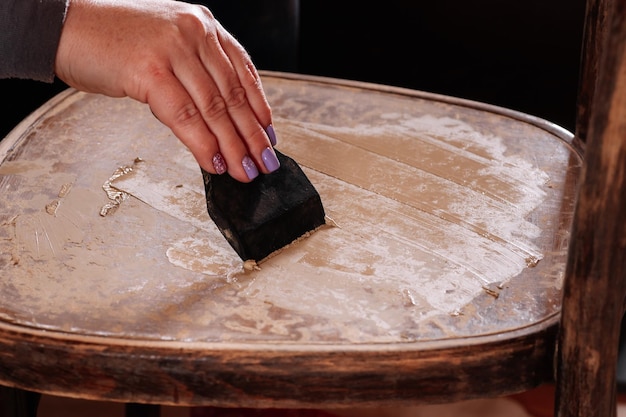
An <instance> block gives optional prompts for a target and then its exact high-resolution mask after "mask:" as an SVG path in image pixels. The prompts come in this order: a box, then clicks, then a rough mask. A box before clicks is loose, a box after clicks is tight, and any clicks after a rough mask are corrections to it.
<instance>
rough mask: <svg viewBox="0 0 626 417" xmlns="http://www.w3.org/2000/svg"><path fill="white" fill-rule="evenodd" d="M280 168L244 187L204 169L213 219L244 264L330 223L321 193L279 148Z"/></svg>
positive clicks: (260, 258)
mask: <svg viewBox="0 0 626 417" xmlns="http://www.w3.org/2000/svg"><path fill="white" fill-rule="evenodd" d="M275 152H276V156H277V157H278V160H279V162H280V168H279V169H277V170H276V171H274V172H272V173H270V174H261V175H259V176H258V177H256V178H255V179H254V180H253V181H252V182H250V183H242V182H239V181H237V180H235V179H233V178H232V177H231V176H230V175H228V174H222V175H216V174H210V173H208V172H206V171H205V170H202V175H203V177H204V188H205V191H206V203H207V209H208V211H209V215H210V216H211V218H212V219H213V221H214V222H215V224H216V225H217V227H218V229H219V230H220V232H222V234H223V235H224V237H225V238H226V240H227V241H228V243H230V245H231V246H232V247H233V249H235V251H236V252H237V253H238V254H239V256H240V257H241V259H243V260H244V261H247V260H254V261H257V262H258V261H260V260H262V259H264V258H265V257H267V256H268V255H270V254H271V253H272V252H275V251H276V250H278V249H281V248H283V247H284V246H286V245H288V244H290V243H292V242H294V241H295V240H297V239H299V238H300V237H302V236H303V235H305V234H306V233H307V232H310V231H312V230H314V229H316V228H318V227H319V226H321V225H323V224H324V223H325V213H324V207H323V206H322V200H321V198H320V195H319V194H318V192H317V190H316V189H315V188H314V187H313V185H312V184H311V182H310V181H309V179H308V178H307V176H306V175H305V173H304V172H303V171H302V169H301V168H300V166H299V165H298V164H297V163H296V162H295V161H294V160H293V159H291V158H290V157H288V156H286V155H284V154H282V153H281V152H279V151H277V150H275Z"/></svg>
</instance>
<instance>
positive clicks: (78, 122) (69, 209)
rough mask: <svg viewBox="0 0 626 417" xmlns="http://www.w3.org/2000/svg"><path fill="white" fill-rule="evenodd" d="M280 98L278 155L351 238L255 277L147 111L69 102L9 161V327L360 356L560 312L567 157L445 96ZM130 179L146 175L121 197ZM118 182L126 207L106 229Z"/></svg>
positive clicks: (273, 97)
mask: <svg viewBox="0 0 626 417" xmlns="http://www.w3.org/2000/svg"><path fill="white" fill-rule="evenodd" d="M264 86H265V88H266V90H267V94H268V99H269V101H270V103H271V104H272V107H273V111H274V122H275V129H276V131H277V133H278V135H279V143H278V146H277V148H278V149H280V150H282V151H284V152H285V153H286V154H289V155H290V156H291V157H292V158H294V159H295V160H297V161H298V163H299V164H300V165H301V166H302V168H303V170H304V171H305V173H306V174H307V176H308V177H309V179H310V180H311V182H312V183H313V185H314V186H315V188H316V189H317V190H318V192H319V193H320V195H321V197H322V201H323V202H324V207H325V210H326V213H327V215H328V216H330V217H331V218H332V219H333V220H334V221H335V222H336V223H337V225H338V227H330V228H324V229H322V230H319V231H318V232H316V233H314V234H313V235H311V236H310V237H309V238H307V239H304V240H302V241H300V242H296V243H294V244H293V245H290V246H289V247H287V248H285V250H284V251H282V252H281V253H280V254H279V255H278V256H274V257H272V258H269V259H268V260H267V261H266V262H263V263H262V264H261V265H259V266H260V268H259V269H258V270H252V271H246V270H244V268H243V263H242V261H241V260H240V259H239V257H238V256H237V254H236V253H235V252H234V251H233V250H232V248H231V247H230V246H229V245H228V243H227V242H226V241H225V240H224V238H223V237H222V235H221V234H220V233H219V231H218V230H217V228H216V226H215V225H214V223H213V222H212V221H211V219H210V218H209V216H208V214H207V212H206V206H205V201H204V188H203V184H202V176H201V175H200V171H199V168H198V166H197V163H196V162H195V160H194V159H193V157H192V156H191V154H190V153H189V152H188V150H187V149H186V148H185V147H184V146H183V145H182V144H180V143H179V142H178V140H177V139H176V138H175V137H174V136H173V135H172V134H171V133H170V132H169V130H168V129H167V128H166V127H164V126H162V125H161V124H160V123H159V122H158V121H157V120H155V119H154V117H153V116H152V115H151V114H150V111H149V109H148V108H147V107H146V106H145V105H143V104H140V103H136V102H134V101H131V100H129V99H110V98H105V97H102V96H97V95H89V94H83V93H76V92H68V93H66V95H65V96H64V97H63V98H62V99H61V100H58V101H57V102H55V103H54V104H53V105H50V106H49V108H47V109H46V111H45V112H43V113H42V115H41V117H39V119H37V120H36V121H34V122H33V124H32V126H29V127H28V128H27V129H26V128H23V129H21V130H20V129H18V130H17V131H14V132H13V133H12V134H11V135H10V136H9V137H8V138H7V139H5V140H4V141H3V142H1V143H0V161H2V163H1V164H0V190H2V194H3V199H2V200H0V320H4V321H7V322H11V323H18V324H22V325H26V326H33V327H37V328H46V329H51V330H59V331H65V332H75V333H80V334H106V335H111V336H119V337H124V338H145V339H161V340H185V341H231V342H246V343H255V342H267V341H273V342H290V343H320V344H324V343H351V344H354V343H356V344H359V343H397V342H401V343H403V342H409V341H415V340H434V339H441V338H445V337H463V336H471V335H476V329H477V328H478V327H477V326H478V325H481V326H482V327H481V328H482V329H484V330H482V331H483V332H487V333H491V332H497V331H502V330H508V329H515V328H519V327H523V326H525V325H527V324H528V323H531V322H534V321H537V320H541V319H543V318H547V317H550V316H552V315H554V314H556V313H557V312H558V309H559V308H560V289H561V285H562V274H563V261H564V259H565V250H566V244H567V238H568V235H567V230H568V228H569V223H568V222H569V220H570V218H571V211H572V206H573V196H572V192H571V189H572V188H573V187H572V181H574V179H575V178H577V173H578V170H579V168H580V161H579V159H578V158H577V157H576V156H574V155H573V154H572V151H571V149H570V147H569V145H568V144H567V143H565V142H563V141H562V140H560V139H559V138H558V137H557V136H555V135H554V134H553V133H551V132H549V131H547V130H546V129H544V128H541V127H540V126H535V125H533V124H532V123H529V122H526V121H521V120H516V119H514V118H511V117H506V116H503V115H499V114H496V113H493V112H490V111H488V110H481V109H476V108H472V106H468V105H466V104H463V105H461V104H454V103H446V102H441V101H438V100H433V99H431V98H430V97H425V98H419V97H410V96H408V95H404V94H399V93H389V92H384V91H377V90H369V89H366V88H356V87H353V86H338V85H333V84H324V83H316V82H311V83H308V84H307V83H297V82H295V81H293V80H289V79H281V78H272V77H268V78H267V79H265V80H264ZM137 158H139V159H140V162H137V161H138V159H137ZM120 167H127V168H132V169H128V170H126V171H127V172H126V173H125V174H124V175H119V176H115V178H114V179H112V178H113V177H114V174H115V172H116V170H118V169H119V168H120ZM105 184H108V185H110V186H112V187H113V188H114V189H115V190H118V191H120V193H123V194H124V195H127V196H128V197H127V198H124V199H123V201H121V202H120V203H119V205H117V207H116V208H115V209H114V210H111V211H109V212H108V213H106V214H105V215H102V213H101V210H102V208H103V207H104V206H105V205H107V204H110V202H111V199H110V198H109V195H108V194H107V193H106V190H105V189H104V188H106V187H104V188H103V186H104V185H105ZM564 190H569V191H567V193H565V195H564ZM564 197H565V200H564ZM537 294H541V295H542V299H543V301H541V302H537V301H536V300H537V297H536V296H535V295H537ZM546 300H547V302H546ZM503 313H513V314H510V315H509V317H508V318H507V319H506V320H502V317H504V316H503Z"/></svg>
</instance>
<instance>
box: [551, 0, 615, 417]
mask: <svg viewBox="0 0 626 417" xmlns="http://www.w3.org/2000/svg"><path fill="white" fill-rule="evenodd" d="M600 4H601V6H600V10H596V9H595V2H593V1H591V2H590V7H591V10H594V11H593V13H594V14H596V13H597V14H598V15H600V16H605V17H606V22H605V23H604V31H605V32H604V33H605V34H604V35H598V34H596V36H600V38H599V39H598V38H594V39H592V40H589V39H588V40H587V42H586V44H589V45H593V44H598V45H599V51H598V52H600V53H599V54H598V55H597V56H596V54H595V53H591V54H590V55H587V57H586V59H588V60H589V59H591V60H593V61H595V65H597V68H598V70H597V71H598V72H597V83H596V85H595V94H594V95H593V98H591V97H588V96H585V97H583V98H582V99H583V100H587V102H586V104H585V109H586V110H587V111H588V115H589V123H588V127H589V130H588V132H587V148H586V154H585V166H584V170H583V180H582V184H581V189H580V195H579V200H578V205H577V208H576V214H575V222H574V228H573V231H572V235H573V239H572V243H571V246H570V256H569V259H568V263H567V272H566V283H565V289H564V300H563V318H562V324H561V333H560V337H559V360H558V374H557V378H558V381H559V385H558V387H557V394H558V397H557V405H556V409H557V413H558V415H560V416H615V415H616V384H615V372H616V366H615V364H616V363H617V354H618V352H617V350H618V344H619V334H620V323H621V320H622V316H623V313H624V297H625V295H626V240H625V236H626V210H625V208H626V4H625V3H624V2H623V1H605V2H600ZM588 19H589V20H590V21H589V23H590V24H593V23H594V21H595V17H594V16H589V17H588ZM600 20H601V21H602V20H603V19H600ZM596 24H600V22H596ZM588 65H589V66H592V65H594V63H588ZM585 81H586V82H593V80H591V79H586V80H585Z"/></svg>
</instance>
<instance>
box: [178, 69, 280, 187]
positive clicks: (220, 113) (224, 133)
mask: <svg viewBox="0 0 626 417" xmlns="http://www.w3.org/2000/svg"><path fill="white" fill-rule="evenodd" d="M185 62H186V65H182V66H178V67H176V68H175V71H174V75H175V76H176V77H177V78H178V80H180V82H181V83H182V85H183V87H184V88H185V89H186V91H187V92H188V94H189V97H191V100H192V101H193V103H194V105H195V107H196V109H198V111H199V113H200V115H201V117H202V120H203V121H204V122H205V125H206V126H207V128H208V129H209V131H211V133H212V134H213V137H214V138H215V140H217V146H218V148H219V150H220V152H221V154H222V155H223V156H224V158H225V161H226V163H227V165H228V172H229V174H230V175H231V176H232V177H233V178H236V179H238V180H240V181H244V182H246V181H250V180H252V179H254V178H255V177H256V176H257V175H258V170H259V168H258V167H259V166H261V165H260V163H262V162H260V158H254V157H253V156H252V155H251V153H252V152H255V151H256V152H258V154H259V156H260V155H261V152H262V151H260V150H258V151H257V150H256V148H258V147H256V148H253V150H252V151H251V150H250V149H249V148H248V147H247V145H246V141H245V140H244V139H243V138H242V136H241V134H240V133H239V131H238V129H237V128H236V126H235V125H234V124H233V121H232V119H231V115H230V114H229V109H228V106H227V103H226V100H225V99H224V98H223V97H222V95H221V92H220V90H219V88H218V87H217V85H216V84H215V82H214V80H213V79H212V78H211V76H210V75H209V74H208V72H207V70H206V69H205V67H204V65H202V63H201V62H200V61H199V60H198V59H197V58H187V59H186V60H185ZM242 99H243V100H244V101H245V97H244V98H242ZM247 118H248V119H252V121H251V122H249V123H251V124H252V125H254V124H255V123H256V124H257V126H258V123H257V122H256V119H255V118H254V115H253V114H252V113H251V112H249V114H248V115H247ZM259 129H260V128H259ZM264 140H265V139H264ZM250 158H251V160H250ZM265 172H268V171H265Z"/></svg>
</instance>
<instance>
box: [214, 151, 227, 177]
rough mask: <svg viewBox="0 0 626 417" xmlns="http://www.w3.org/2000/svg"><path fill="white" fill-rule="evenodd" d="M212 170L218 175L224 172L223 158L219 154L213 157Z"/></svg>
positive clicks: (224, 163) (224, 162)
mask: <svg viewBox="0 0 626 417" xmlns="http://www.w3.org/2000/svg"><path fill="white" fill-rule="evenodd" d="M213 168H215V172H217V173H218V174H220V175H222V174H223V173H225V172H226V161H224V157H223V156H222V154H221V153H219V152H218V153H216V154H215V155H213Z"/></svg>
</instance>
